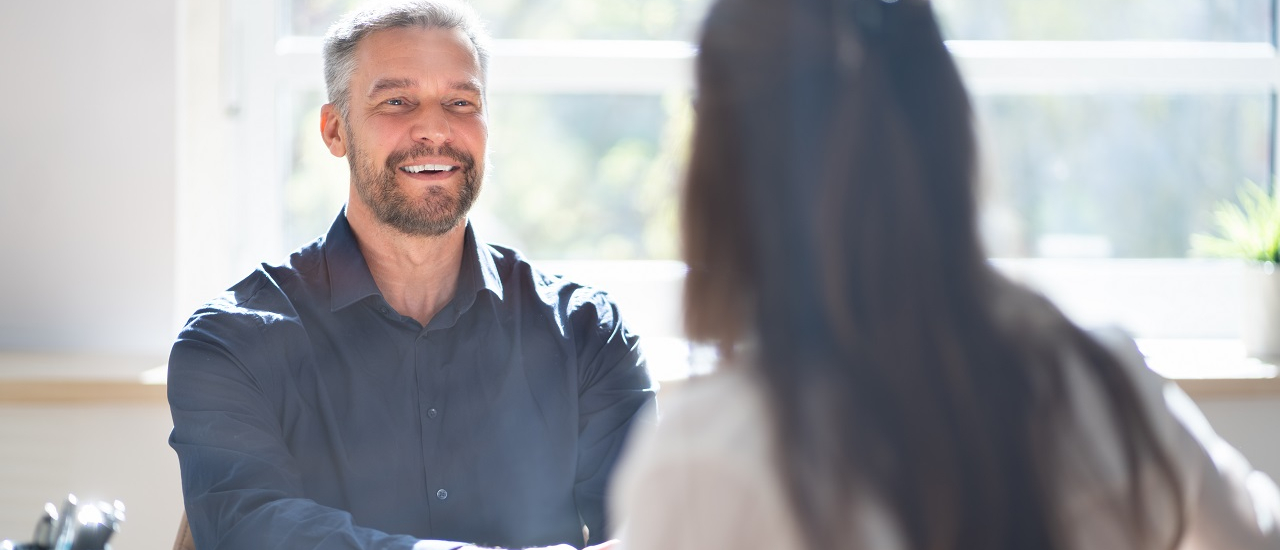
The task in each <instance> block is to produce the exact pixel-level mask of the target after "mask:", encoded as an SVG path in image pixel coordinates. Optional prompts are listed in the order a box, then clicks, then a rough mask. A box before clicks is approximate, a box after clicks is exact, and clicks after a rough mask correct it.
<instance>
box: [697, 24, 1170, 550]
mask: <svg viewBox="0 0 1280 550" xmlns="http://www.w3.org/2000/svg"><path fill="white" fill-rule="evenodd" d="M697 85H698V90H697V121H696V123H695V127H694V137H693V153H692V157H691V161H690V166H689V172H688V177H687V181H686V185H685V188H684V202H683V207H684V212H683V216H682V223H683V238H684V241H683V245H684V254H685V259H686V261H687V262H688V265H689V272H688V276H687V279H686V283H685V304H686V310H685V311H686V313H685V324H686V331H687V332H688V334H689V336H690V337H691V338H693V339H695V340H701V341H708V342H711V343H714V344H717V345H718V346H719V347H720V348H721V350H722V351H723V352H725V353H732V352H733V349H734V347H735V346H736V345H738V344H741V343H744V342H752V343H754V344H756V349H757V350H758V356H757V357H755V358H752V359H751V361H750V362H751V365H752V368H754V369H755V371H756V372H757V373H758V374H759V375H760V376H761V377H762V382H763V386H764V387H765V388H766V394H767V396H768V399H769V401H770V405H771V406H772V407H773V413H774V414H773V415H772V418H774V419H775V426H774V431H775V433H776V434H777V435H778V437H779V439H780V441H779V443H780V445H779V447H780V448H781V449H786V452H785V453H782V454H780V457H779V458H780V460H779V462H780V463H781V466H782V468H783V472H782V474H783V477H784V480H785V481H787V482H788V487H789V490H790V491H791V497H792V502H793V504H794V505H795V506H796V508H797V516H796V517H797V518H798V519H799V521H800V522H801V527H802V529H803V532H804V533H806V536H807V537H809V540H808V542H809V544H810V545H811V546H813V547H819V546H830V545H833V544H838V543H839V542H840V541H841V540H842V535H843V534H844V530H846V529H847V528H848V521H847V520H848V511H849V510H850V508H851V507H852V506H853V505H854V502H855V500H856V498H855V496H854V495H856V494H859V493H860V492H861V493H863V494H874V495H876V497H877V498H878V499H879V500H880V501H881V502H883V503H884V504H885V505H886V506H887V507H888V509H889V510H890V511H891V512H892V513H893V515H894V516H895V517H896V518H897V521H898V524H899V525H898V527H899V528H900V531H901V533H902V534H903V536H904V539H905V542H906V543H907V544H908V545H909V547H911V548H917V549H930V550H935V549H944V548H945V549H953V548H984V549H1014V548H1018V549H1025V548H1037V549H1046V550H1048V549H1054V548H1063V547H1064V544H1065V543H1064V542H1063V541H1064V540H1065V535H1064V534H1063V533H1061V532H1060V531H1061V526H1060V525H1059V518H1058V515H1059V510H1058V509H1057V508H1056V504H1055V497H1054V494H1053V493H1054V490H1055V484H1054V479H1055V477H1056V474H1057V473H1058V472H1057V471H1056V468H1057V467H1058V464H1057V462H1056V460H1055V458H1056V457H1055V455H1054V450H1055V448H1056V441H1057V439H1058V438H1059V436H1060V434H1061V430H1060V429H1059V428H1064V426H1063V425H1064V424H1065V422H1066V421H1065V420H1064V419H1065V418H1066V416H1067V415H1066V408H1067V405H1066V403H1067V402H1066V400H1065V397H1064V392H1065V388H1064V384H1063V381H1062V380H1063V374H1062V373H1063V366H1062V365H1063V360H1062V358H1061V352H1062V350H1064V349H1076V350H1078V351H1080V353H1081V354H1082V355H1083V356H1084V357H1086V358H1087V359H1088V361H1089V363H1090V365H1091V367H1092V368H1095V372H1094V374H1095V375H1096V376H1097V378H1098V379H1099V380H1100V382H1101V383H1102V386H1103V387H1104V391H1105V392H1106V397H1107V398H1109V399H1110V401H1111V402H1112V403H1113V413H1114V417H1115V419H1116V420H1117V423H1118V425H1119V426H1120V431H1121V433H1122V434H1123V435H1125V436H1126V437H1128V436H1133V437H1132V441H1131V442H1125V443H1124V446H1125V452H1126V453H1127V454H1126V456H1128V457H1129V458H1131V459H1135V460H1131V461H1130V462H1129V464H1130V469H1131V470H1133V469H1135V468H1136V467H1135V466H1132V465H1133V464H1137V463H1138V462H1141V460H1136V459H1144V458H1145V457H1147V456H1148V455H1152V456H1155V457H1156V458H1157V459H1160V460H1159V461H1163V459H1162V458H1161V457H1162V456H1163V455H1162V454H1161V453H1160V451H1159V449H1157V448H1156V445H1155V443H1154V439H1153V436H1152V432H1151V430H1150V427H1149V425H1148V423H1147V422H1146V420H1145V417H1144V416H1143V415H1142V413H1141V411H1138V410H1137V409H1135V408H1134V407H1135V406H1134V405H1133V404H1132V403H1126V401H1129V400H1130V398H1132V397H1133V387H1132V384H1131V383H1128V382H1127V381H1126V380H1125V379H1124V378H1123V374H1122V373H1121V369H1120V368H1119V367H1118V366H1117V364H1116V361H1115V360H1114V359H1113V358H1111V357H1110V355H1109V354H1107V353H1106V352H1105V351H1104V350H1102V349H1101V348H1100V347H1098V346H1097V345H1096V343H1093V342H1092V341H1091V340H1090V339H1089V338H1087V337H1086V336H1085V335H1084V334H1083V333H1082V332H1081V331H1080V330H1079V329H1078V328H1076V327H1075V326H1074V325H1072V324H1071V323H1069V322H1068V321H1067V320H1066V319H1065V318H1063V317H1062V316H1061V314H1060V313H1059V312H1058V311H1057V310H1056V309H1055V308H1053V306H1051V305H1049V304H1048V303H1047V302H1043V301H1041V300H1038V299H1036V298H1034V297H1031V296H1030V295H1029V294H1027V293H1025V292H1024V291H1021V290H1019V289H1017V288H1016V287H1014V286H1013V285H1011V284H1010V283H1008V282H1006V281H1005V280H1004V279H1003V278H1001V277H999V276H997V275H996V274H995V273H994V272H993V271H992V270H991V269H990V268H989V267H988V265H987V263H986V260H985V258H984V256H983V254H982V251H981V246H980V245H979V242H978V237H977V231H976V224H975V221H974V218H975V215H976V214H975V207H974V198H973V196H974V186H975V185H974V178H975V172H976V168H975V156H976V155H975V144H974V138H973V129H972V114H971V111H970V106H969V101H968V97H967V94H966V93H965V91H964V87H963V84H962V83H961V80H960V75H959V73H958V71H957V69H956V66H955V63H954V62H953V60H952V59H951V57H950V55H949V53H948V52H947V50H946V47H945V45H944V44H943V41H942V36H941V33H940V31H939V28H938V25H937V22H936V20H935V19H934V16H933V13H932V8H931V6H930V5H929V3H928V2H927V1H925V0H893V1H885V0H790V1H785V0H720V1H719V2H718V3H716V4H715V5H714V6H713V8H712V10H711V13H710V15H709V16H708V19H707V22H706V24H705V27H704V30H703V35H702V40H701V45H700V50H699V55H698V62H697ZM1011 295H1014V296H1018V297H1019V299H1018V300H1014V301H1017V302H1019V303H1026V304H1030V307H1031V308H1032V309H1036V310H1038V314H1039V315H1038V316H1036V318H1037V319H1040V321H1038V322H1037V323H1035V324H1034V326H1018V323H1017V322H1010V320H1009V318H1008V317H1007V316H1006V315H1004V313H1002V311H1003V310H1002V308H1001V307H998V306H997V305H996V304H997V303H1008V302H1009V299H1008V297H1009V296H1011ZM1023 298H1025V299H1023ZM1162 463H1163V464H1164V468H1163V473H1165V474H1169V473H1170V471H1169V469H1168V468H1167V461H1163V462H1162ZM1129 473H1131V474H1132V473H1136V472H1134V471H1131V472H1129ZM1167 477H1169V476H1168V475H1166V478H1167ZM1134 479H1135V480H1136V479H1137V478H1136V476H1135V477H1134ZM1134 483H1137V482H1136V481H1135V482H1134ZM1131 489H1133V491H1134V493H1135V494H1136V493H1137V486H1136V485H1134V486H1133V487H1131ZM1135 503H1136V504H1135V506H1139V505H1141V503H1142V502H1141V498H1140V497H1138V499H1137V500H1136V501H1135ZM1141 530H1142V529H1141V528H1140V527H1139V528H1135V532H1139V531H1141Z"/></svg>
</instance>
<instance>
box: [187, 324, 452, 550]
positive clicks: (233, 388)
mask: <svg viewBox="0 0 1280 550" xmlns="http://www.w3.org/2000/svg"><path fill="white" fill-rule="evenodd" d="M264 326H265V324H264V322H263V321H262V320H261V319H260V318H258V317H256V316H254V315H252V314H232V313H228V312H225V311H209V310H206V311H203V312H200V313H197V315H196V316H195V317H193V319H192V321H191V322H190V323H189V324H188V326H187V328H186V329H184V331H183V333H182V334H181V335H180V336H179V338H178V340H177V342H176V343H175V344H174V347H173V350H172V352H171V353H170V356H169V380H168V394H169V406H170V411H171V413H172V415H173V432H172V434H171V436H170V440H169V442H170V445H171V446H172V447H173V449H174V450H175V451H176V452H177V454H178V459H179V464H180V466H181V471H182V489H183V497H184V500H185V504H186V511H187V517H188V521H189V523H190V526H191V533H192V536H193V539H194V541H195V545H196V547H197V548H200V549H201V550H219V549H242V548H290V549H313V548H314V549H334V550H337V549H344V550H345V549H378V550H384V549H385V550H391V549H397V550H408V549H411V548H414V549H415V550H416V549H419V548H430V549H431V550H449V549H453V548H458V547H460V546H463V544H462V543H459V542H449V541H429V542H426V543H423V544H426V546H423V545H422V544H420V541H419V540H418V539H416V538H414V537H410V536H405V535H392V534H387V533H383V532H380V531H377V530H374V529H368V528H363V527H360V526H358V525H355V524H354V523H353V522H352V518H351V515H350V514H348V513H347V512H345V511H342V510H338V509H334V508H331V507H326V506H322V505H320V504H317V503H316V502H314V501H312V500H309V499H307V498H305V496H304V492H303V489H302V484H301V476H300V474H299V470H298V468H297V466H296V463H295V457H294V456H293V455H292V454H291V453H290V451H289V449H288V447H287V446H286V444H285V440H284V435H283V433H284V432H283V429H282V427H281V426H282V424H281V419H280V416H279V415H278V414H277V412H276V410H277V408H276V407H275V406H274V405H273V404H272V403H273V401H272V395H273V394H278V393H279V392H281V391H284V390H282V389H281V387H282V386H281V385H280V384H277V383H275V382H273V381H272V380H271V376H270V375H269V374H266V373H267V372H268V371H266V370H264V369H261V368H257V367H258V366H260V363H262V362H265V361H281V360H283V359H284V357H285V355H284V350H282V349H275V348H273V347H272V345H271V342H272V341H273V339H270V338H265V337H264V328H263V327H264ZM276 340H279V339H276ZM275 346H276V347H279V344H275ZM415 545H418V546H415Z"/></svg>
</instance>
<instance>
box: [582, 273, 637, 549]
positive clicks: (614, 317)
mask: <svg viewBox="0 0 1280 550" xmlns="http://www.w3.org/2000/svg"><path fill="white" fill-rule="evenodd" d="M571 318H572V319H573V322H574V327H575V333H577V340H578V343H577V350H578V365H579V393H578V414H579V420H578V456H577V459H578V463H577V473H576V479H575V481H574V499H575V501H576V503H577V507H578V514H579V515H580V516H581V517H582V520H583V523H584V524H585V525H586V526H587V530H588V532H589V539H588V541H587V544H598V543H600V542H604V541H606V540H609V539H610V538H612V537H611V534H610V533H609V532H608V531H607V529H606V526H607V525H608V521H607V516H608V514H607V512H606V502H607V498H606V496H605V491H606V488H607V487H608V483H609V477H610V474H611V473H612V472H613V469H614V465H615V463H616V462H617V459H618V455H619V453H620V452H621V451H622V447H623V444H624V443H625V441H626V439H627V436H628V435H629V433H630V431H631V429H632V428H633V426H634V425H636V424H639V423H652V422H653V420H654V419H655V418H656V411H655V410H654V409H653V407H646V406H645V405H647V404H649V403H651V402H652V401H653V399H654V392H655V388H654V384H653V382H652V380H651V379H650V377H649V371H648V369H647V368H646V366H645V361H644V357H643V354H642V353H641V351H640V346H639V340H638V339H637V337H636V336H635V335H634V334H632V333H631V332H630V331H628V330H627V329H626V327H625V326H624V325H623V323H622V321H621V319H620V318H619V317H618V309H617V306H615V305H614V304H613V303H612V302H611V301H609V300H608V298H607V297H606V296H605V295H604V294H603V293H600V292H594V291H592V292H591V294H590V295H589V296H587V299H586V301H585V303H584V305H583V306H582V307H579V308H578V309H577V310H576V311H575V312H574V313H573V315H572V316H571Z"/></svg>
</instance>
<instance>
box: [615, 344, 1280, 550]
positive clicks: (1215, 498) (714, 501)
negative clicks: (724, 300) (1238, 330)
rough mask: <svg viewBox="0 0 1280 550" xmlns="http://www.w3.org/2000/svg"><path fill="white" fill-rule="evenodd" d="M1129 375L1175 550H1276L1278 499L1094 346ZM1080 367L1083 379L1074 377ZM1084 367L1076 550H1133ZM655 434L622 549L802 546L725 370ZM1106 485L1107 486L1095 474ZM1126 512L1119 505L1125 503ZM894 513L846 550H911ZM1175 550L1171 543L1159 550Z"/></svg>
mask: <svg viewBox="0 0 1280 550" xmlns="http://www.w3.org/2000/svg"><path fill="white" fill-rule="evenodd" d="M1095 337H1097V338H1098V339H1099V340H1100V341H1102V342H1103V343H1104V344H1105V345H1107V347H1108V348H1110V349H1112V350H1113V352H1115V353H1117V354H1119V356H1120V357H1121V359H1122V363H1123V364H1124V365H1126V367H1128V368H1129V370H1130V372H1131V373H1132V375H1133V377H1134V380H1136V382H1137V388H1138V391H1139V393H1140V394H1141V399H1142V404H1143V406H1144V407H1145V408H1146V410H1147V412H1148V414H1149V416H1150V418H1151V419H1152V421H1153V423H1154V427H1155V430H1156V435H1157V437H1158V438H1159V440H1160V442H1161V443H1162V444H1163V445H1164V446H1165V448H1166V449H1168V451H1169V454H1170V456H1171V458H1172V460H1173V461H1174V465H1175V469H1176V470H1177V474H1178V475H1179V477H1180V482H1181V485H1182V487H1181V489H1182V490H1183V492H1184V495H1183V501H1184V503H1185V509H1184V510H1183V512H1184V515H1185V520H1186V523H1185V533H1184V535H1183V537H1182V540H1181V541H1180V543H1179V544H1178V545H1177V546H1176V547H1175V548H1177V549H1179V550H1190V549H1206V550H1208V549H1214V550H1226V549H1261V548H1271V549H1280V493H1278V492H1277V489H1276V485H1275V483H1274V482H1273V481H1272V480H1271V479H1270V478H1269V477H1268V476H1267V475H1266V474H1263V473H1261V472H1258V471H1256V470H1254V469H1253V468H1252V467H1251V466H1250V465H1249V463H1248V461H1247V460H1245V458H1244V457H1243V456H1241V454H1240V453H1239V452H1238V451H1237V450H1236V449H1235V448H1233V447H1232V446H1231V445H1229V444H1228V443H1226V442H1225V441H1223V440H1222V438H1221V437H1219V436H1218V435H1217V434H1216V433H1215V432H1214V431H1213V429H1212V428H1211V427H1210V426H1209V424H1208V422H1207V421H1206V420H1205V418H1204V415H1203V414H1202V413H1201V412H1200V410H1199V409H1198V408H1197V407H1196V405H1195V404H1194V403H1193V402H1192V401H1191V399H1190V398H1188V397H1187V395H1186V394H1185V393H1183V392H1182V390H1181V389H1180V388H1178V386H1177V385H1175V384H1173V383H1172V382H1169V381H1167V380H1165V379H1163V378H1161V377H1160V376H1159V375H1157V374H1156V373H1154V372H1152V371H1151V370H1149V369H1148V368H1147V367H1146V363H1145V362H1144V361H1143V359H1142V356H1141V354H1140V353H1139V352H1138V350H1137V347H1136V346H1134V344H1133V341H1132V340H1130V339H1129V338H1128V337H1127V336H1125V335H1123V334H1122V333H1119V332H1118V331H1111V332H1102V333H1097V334H1096V335H1095ZM1072 365H1074V366H1075V367H1074V368H1073V367H1072ZM1080 367H1082V365H1081V364H1080V363H1079V361H1078V360H1077V361H1075V362H1069V363H1068V375H1067V380H1068V384H1069V386H1070V390H1071V393H1070V396H1071V399H1072V400H1073V403H1072V405H1073V407H1072V408H1073V411H1075V412H1074V414H1075V420H1076V422H1077V423H1078V424H1077V425H1078V426H1080V430H1082V431H1081V433H1083V434H1087V437H1072V436H1067V435H1064V437H1071V443H1070V444H1066V445H1063V446H1062V448H1063V449H1064V455H1065V456H1064V457H1063V458H1064V460H1063V461H1062V463H1063V464H1067V465H1069V464H1080V463H1085V462H1087V463H1089V464H1093V465H1094V466H1093V467H1092V468H1091V469H1090V470H1089V471H1090V472H1091V473H1090V474H1087V475H1088V480H1089V481H1083V478H1082V477H1081V475H1084V474H1081V475H1075V474H1072V473H1071V472H1064V474H1063V476H1062V485H1061V487H1062V489H1061V490H1062V491H1063V493H1064V498H1065V500H1064V501H1063V504H1064V508H1065V510H1066V514H1067V518H1068V525H1070V526H1072V528H1071V529H1069V531H1070V536H1072V537H1073V540H1072V541H1070V543H1071V547H1073V548H1079V549H1089V550H1110V549H1115V550H1120V549H1132V548H1133V546H1132V544H1133V543H1132V541H1130V540H1129V538H1127V535H1126V534H1127V533H1128V532H1129V530H1128V529H1127V528H1126V527H1125V526H1124V525H1123V524H1122V523H1121V522H1122V521H1123V520H1122V519H1120V518H1121V516H1122V515H1123V514H1119V513H1116V512H1115V506H1114V504H1113V503H1114V502H1117V499H1116V498H1115V495H1120V494H1124V493H1123V491H1125V490H1126V488H1127V485H1126V482H1125V479H1124V473H1123V472H1124V467H1123V462H1122V450H1121V447H1120V445H1119V442H1118V439H1117V436H1116V435H1115V434H1116V432H1115V429H1114V427H1112V426H1111V424H1110V418H1109V413H1108V412H1107V411H1108V408H1107V406H1106V405H1105V399H1104V397H1103V394H1102V392H1101V389H1100V388H1099V387H1098V385H1097V384H1096V382H1094V381H1093V380H1092V379H1091V377H1090V376H1089V375H1087V374H1086V373H1084V371H1083V368H1080ZM662 407H663V408H662V411H661V412H662V420H661V421H660V423H659V425H658V427H657V428H656V429H654V428H653V427H652V426H647V427H644V428H640V430H641V431H640V432H638V433H637V434H636V436H635V437H633V438H632V443H631V444H630V446H629V448H628V449H627V451H626V453H625V455H624V458H623V459H622V462H621V464H620V466H619V468H618V470H617V474H616V478H615V480H614V485H613V490H612V491H611V497H610V498H611V505H612V506H611V510H612V515H613V516H614V518H617V519H619V520H621V521H620V524H619V525H617V526H615V529H614V532H618V533H621V538H622V540H623V544H624V547H625V548H626V549H627V550H680V549H684V548H688V549H691V550H692V549H697V550H706V549H720V548H733V549H742V548H768V549H771V550H786V549H792V548H795V549H799V548H803V547H804V540H803V539H802V538H801V536H800V532H799V527H798V524H797V522H796V519H795V517H794V516H793V515H792V512H791V510H790V507H789V499H788V496H787V494H786V492H785V490H784V488H783V485H782V482H781V478H780V477H779V475H778V472H779V471H780V470H779V468H778V466H777V463H776V459H775V453H776V452H777V451H776V449H775V443H774V437H773V433H772V428H771V424H770V422H769V418H768V414H769V412H768V409H767V407H766V404H765V401H764V397H763V395H762V393H761V391H760V388H759V386H758V383H757V382H756V380H755V378H753V376H752V375H751V374H750V373H749V372H748V371H746V370H744V369H732V368H729V369H722V370H720V371H718V372H716V373H714V374H712V375H709V376H705V377H701V378H697V379H693V380H690V381H688V382H686V383H685V384H684V385H683V387H680V388H678V389H677V391H676V392H675V393H674V394H673V395H669V396H664V397H663V401H662ZM1099 474H1101V475H1099ZM1120 502H1124V501H1123V500H1120ZM1148 502H1149V503H1152V504H1153V505H1152V506H1151V507H1152V508H1153V511H1152V512H1151V516H1152V519H1153V521H1155V524H1154V525H1156V526H1157V532H1158V533H1160V534H1161V535H1168V536H1162V537H1161V538H1164V539H1165V540H1167V539H1168V538H1169V537H1171V536H1172V530H1173V523H1172V519H1171V517H1172V516H1171V515H1170V514H1161V513H1159V511H1157V510H1155V509H1158V508H1159V507H1160V506H1161V505H1167V504H1169V502H1170V501H1169V500H1168V499H1167V498H1161V497H1160V496H1158V495H1153V497H1152V498H1149V499H1148ZM897 529H898V527H897V525H896V522H895V521H894V519H893V518H892V517H891V515H890V513H889V512H888V511H887V510H886V509H885V508H884V507H882V506H881V505H880V504H879V503H878V502H877V501H876V500H875V499H874V498H872V497H870V496H868V497H867V498H863V499H861V500H859V501H858V504H857V509H856V510H851V511H850V523H849V531H848V537H847V540H848V541H849V544H848V545H847V546H846V547H847V548H865V549H875V550H894V549H901V548H903V547H904V545H903V543H902V539H901V538H900V536H899V533H898V531H897ZM1155 547H1159V548H1169V547H1170V546H1169V544H1168V543H1167V542H1166V543H1164V544H1161V545H1158V546H1155Z"/></svg>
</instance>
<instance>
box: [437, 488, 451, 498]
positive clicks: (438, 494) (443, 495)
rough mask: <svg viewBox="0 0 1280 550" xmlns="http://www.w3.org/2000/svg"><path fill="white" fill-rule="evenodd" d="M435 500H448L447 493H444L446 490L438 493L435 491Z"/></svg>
mask: <svg viewBox="0 0 1280 550" xmlns="http://www.w3.org/2000/svg"><path fill="white" fill-rule="evenodd" d="M436 498H438V499H440V500H444V499H446V498H449V491H446V490H444V489H440V490H439V491H436Z"/></svg>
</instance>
